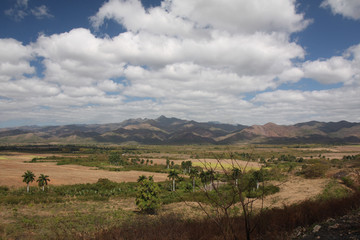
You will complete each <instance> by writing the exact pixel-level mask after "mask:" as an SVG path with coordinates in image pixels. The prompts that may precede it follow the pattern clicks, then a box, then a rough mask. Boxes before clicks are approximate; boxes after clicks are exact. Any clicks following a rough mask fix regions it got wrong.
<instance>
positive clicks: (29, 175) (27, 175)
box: [22, 170, 35, 192]
mask: <svg viewBox="0 0 360 240" xmlns="http://www.w3.org/2000/svg"><path fill="white" fill-rule="evenodd" d="M22 177H23V182H25V183H26V192H29V190H30V187H29V183H31V182H33V181H34V180H35V174H34V173H33V172H32V171H29V170H27V171H26V172H24V174H23V175H22Z"/></svg>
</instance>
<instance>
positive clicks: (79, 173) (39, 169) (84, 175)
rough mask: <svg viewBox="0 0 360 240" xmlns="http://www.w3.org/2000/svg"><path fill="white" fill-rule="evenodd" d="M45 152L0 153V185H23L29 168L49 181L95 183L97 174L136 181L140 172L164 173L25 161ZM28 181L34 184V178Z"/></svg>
mask: <svg viewBox="0 0 360 240" xmlns="http://www.w3.org/2000/svg"><path fill="white" fill-rule="evenodd" d="M46 156H48V155H42V154H36V156H34V155H30V154H21V153H7V154H2V155H0V176H1V178H0V185H3V186H15V187H19V186H24V184H25V183H23V182H22V177H21V176H22V175H23V174H24V172H25V171H27V170H30V171H32V172H33V173H34V174H35V175H36V176H38V175H40V174H45V175H48V176H49V178H50V180H51V181H50V184H51V185H62V184H77V183H95V182H97V181H98V179H99V178H108V179H109V180H111V181H114V182H136V180H137V179H138V177H139V176H140V175H145V176H154V180H155V181H165V180H166V179H167V174H163V173H150V172H141V171H124V172H111V171H106V170H97V169H96V168H90V167H84V166H78V165H56V163H53V162H40V163H25V162H24V161H30V160H31V159H32V158H34V157H46ZM31 185H33V186H35V185H36V183H35V182H33V183H32V184H31Z"/></svg>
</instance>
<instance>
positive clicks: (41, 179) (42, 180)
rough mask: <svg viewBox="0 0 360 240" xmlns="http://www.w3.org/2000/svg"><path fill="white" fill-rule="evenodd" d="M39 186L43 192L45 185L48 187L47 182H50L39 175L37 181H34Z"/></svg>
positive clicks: (42, 175) (47, 178)
mask: <svg viewBox="0 0 360 240" xmlns="http://www.w3.org/2000/svg"><path fill="white" fill-rule="evenodd" d="M36 181H37V182H38V184H39V187H42V190H43V191H45V185H48V182H50V179H49V176H48V175H44V174H40V176H39V178H38V180H36Z"/></svg>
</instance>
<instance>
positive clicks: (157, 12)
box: [91, 0, 309, 36]
mask: <svg viewBox="0 0 360 240" xmlns="http://www.w3.org/2000/svg"><path fill="white" fill-rule="evenodd" d="M214 16H216V17H214ZM106 19H114V20H115V21H117V22H118V23H120V24H122V25H123V26H124V27H125V28H126V29H128V30H129V31H133V32H137V31H140V30H145V31H149V32H153V33H157V34H161V33H162V34H170V35H180V36H186V35H187V36H189V35H191V33H193V32H194V29H196V31H198V30H199V29H208V28H210V29H217V30H221V31H227V32H229V33H235V34H237V33H254V32H258V31H261V32H274V31H280V32H295V31H300V30H302V29H304V28H305V27H306V26H307V25H308V24H309V21H308V20H304V18H303V15H302V14H298V13H297V12H296V7H295V0H273V1H267V0H253V1H247V0H225V1H221V2H220V1H216V0H197V1H193V0H166V1H163V2H162V5H161V7H156V8H150V9H148V11H147V12H146V11H145V10H144V8H143V6H142V5H141V3H140V1H139V0H110V1H109V2H106V3H105V4H104V5H103V6H102V7H101V8H100V9H99V11H98V13H97V14H96V15H95V16H93V17H91V21H92V23H93V26H94V27H96V28H99V27H100V26H101V25H102V24H103V23H104V20H106ZM201 33H203V32H201V31H200V32H198V34H200V35H201Z"/></svg>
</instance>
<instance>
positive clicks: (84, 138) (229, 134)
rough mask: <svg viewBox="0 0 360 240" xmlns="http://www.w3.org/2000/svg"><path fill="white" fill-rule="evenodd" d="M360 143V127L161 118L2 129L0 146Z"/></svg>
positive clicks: (317, 123)
mask: <svg viewBox="0 0 360 240" xmlns="http://www.w3.org/2000/svg"><path fill="white" fill-rule="evenodd" d="M128 142H131V143H139V144H234V143H243V142H250V143H341V144H343V143H360V123H355V122H347V121H344V120H343V121H339V122H319V121H309V122H304V123H297V124H294V125H277V124H275V123H270V122H269V123H266V124H264V125H252V126H246V125H241V124H237V125H233V124H225V123H218V122H196V121H193V120H183V119H178V118H167V117H165V116H160V117H158V118H157V119H147V118H137V119H127V120H125V121H122V122H120V123H107V124H69V125H60V126H44V127H39V126H21V127H14V128H0V143H7V144H9V143H11V144H15V143H79V144H80V143H103V144H123V143H128Z"/></svg>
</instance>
